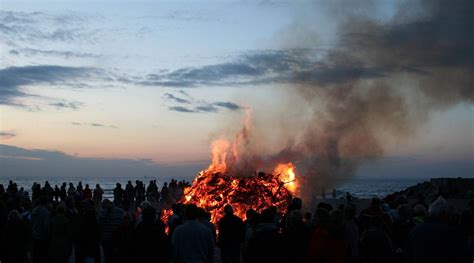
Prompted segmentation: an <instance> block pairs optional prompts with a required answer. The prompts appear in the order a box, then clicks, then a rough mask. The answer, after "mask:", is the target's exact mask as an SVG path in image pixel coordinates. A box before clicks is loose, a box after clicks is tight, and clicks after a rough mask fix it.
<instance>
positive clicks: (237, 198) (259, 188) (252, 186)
mask: <svg viewBox="0 0 474 263" xmlns="http://www.w3.org/2000/svg"><path fill="white" fill-rule="evenodd" d="M249 116H250V112H249V111H247V114H246V121H245V125H244V128H243V129H242V130H241V131H240V132H239V133H238V135H237V136H236V138H235V140H234V141H233V142H232V143H231V142H229V141H227V140H223V139H220V140H216V141H214V142H213V143H212V145H211V155H212V156H211V157H212V158H211V159H212V162H211V164H210V165H209V167H208V168H207V169H206V170H204V171H201V172H200V173H199V174H198V175H197V176H196V178H194V180H193V182H192V185H191V186H190V187H187V188H186V189H185V190H184V195H183V197H182V199H181V200H180V201H179V202H181V203H183V204H195V205H197V206H198V207H201V208H204V209H205V210H206V211H208V212H210V213H211V222H212V223H217V222H218V221H219V220H220V219H221V218H222V216H223V211H224V206H225V205H227V204H229V205H232V207H233V208H234V213H235V214H236V215H237V216H239V217H241V218H244V219H245V213H246V211H247V210H248V209H254V210H255V211H257V212H261V211H262V210H263V209H265V208H268V207H271V206H274V207H276V209H277V210H278V212H279V213H285V212H286V209H287V206H288V203H289V201H290V200H291V198H292V196H294V195H295V194H296V190H297V181H296V175H295V171H296V167H295V166H294V164H293V163H291V162H288V163H279V164H277V165H276V166H275V168H274V170H273V171H272V173H265V172H253V173H252V174H234V173H235V171H236V169H235V167H236V166H237V165H238V163H239V158H241V154H240V151H239V149H240V148H241V145H244V144H245V140H246V137H247V135H248V132H249V128H250V121H249ZM171 214H172V211H171V209H165V210H164V211H163V216H162V219H163V220H164V221H165V222H166V220H167V218H168V217H169V216H170V215H171Z"/></svg>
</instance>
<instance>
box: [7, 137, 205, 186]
mask: <svg viewBox="0 0 474 263" xmlns="http://www.w3.org/2000/svg"><path fill="white" fill-rule="evenodd" d="M0 153H1V154H0V163H1V164H2V174H6V175H11V176H13V177H31V176H34V177H37V178H44V177H64V175H67V176H70V177H71V178H74V177H90V176H93V175H97V174H100V175H101V176H103V177H114V178H115V177H130V176H136V175H137V174H139V175H140V176H156V175H157V174H158V175H159V176H160V177H165V178H169V177H174V178H183V179H184V178H188V179H191V178H192V177H193V176H194V175H195V174H196V172H197V171H201V170H202V169H203V168H204V167H205V166H206V164H207V163H205V162H200V163H186V164H179V165H178V164H177V165H158V164H156V163H154V162H153V161H152V160H151V159H150V158H137V159H126V158H113V159H112V158H86V157H77V156H73V155H69V154H67V153H64V152H61V151H57V150H44V149H25V148H21V147H16V146H12V145H5V144H0ZM32 171H34V172H33V173H32ZM24 187H31V185H29V186H24Z"/></svg>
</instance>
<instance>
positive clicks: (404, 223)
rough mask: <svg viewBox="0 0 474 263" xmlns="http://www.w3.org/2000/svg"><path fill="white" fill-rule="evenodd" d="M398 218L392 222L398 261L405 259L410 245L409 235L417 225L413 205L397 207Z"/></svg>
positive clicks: (392, 235) (392, 234)
mask: <svg viewBox="0 0 474 263" xmlns="http://www.w3.org/2000/svg"><path fill="white" fill-rule="evenodd" d="M397 211H398V213H397V214H398V220H396V221H395V222H393V224H392V233H391V237H392V241H393V247H394V249H395V253H396V255H395V256H396V257H397V259H398V262H403V261H404V253H405V248H406V247H407V245H408V235H409V234H410V232H411V230H412V229H413V228H414V227H415V222H414V221H413V217H412V215H413V213H412V210H411V207H410V206H409V205H407V204H404V205H401V206H399V207H398V209H397Z"/></svg>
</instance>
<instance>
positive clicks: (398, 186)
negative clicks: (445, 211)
mask: <svg viewBox="0 0 474 263" xmlns="http://www.w3.org/2000/svg"><path fill="white" fill-rule="evenodd" d="M177 179H180V178H177ZM183 179H184V178H183ZM9 180H13V181H14V182H16V183H17V184H18V186H19V187H24V188H25V189H26V190H27V191H29V192H31V186H32V185H33V182H39V183H41V185H44V182H45V181H49V183H50V184H51V185H52V186H53V187H54V185H58V186H60V185H61V184H62V183H63V182H67V183H69V182H72V183H73V184H74V185H75V186H76V185H77V183H78V182H79V181H81V182H82V184H83V186H85V184H89V186H90V188H91V189H93V188H94V187H95V185H96V184H100V186H101V187H102V189H104V195H105V197H107V198H110V197H112V191H113V188H114V187H115V184H116V183H117V182H119V183H121V184H122V187H124V186H125V184H126V183H127V181H128V180H131V181H132V182H133V183H134V184H135V180H141V181H143V182H145V183H146V185H148V183H149V182H150V180H156V182H157V184H158V185H159V186H160V188H161V186H162V185H163V183H164V182H168V181H169V179H168V178H163V177H133V178H124V177H116V178H114V177H76V178H74V177H50V178H47V177H43V178H38V177H18V178H14V177H13V178H5V177H0V184H4V185H5V186H6V185H7V184H8V181H9ZM187 180H190V179H189V178H187ZM423 181H425V180H424V179H380V178H377V179H367V178H363V179H362V178H353V179H351V180H348V181H344V182H341V183H340V184H338V186H336V187H335V188H336V191H337V195H338V197H339V196H343V195H344V194H345V193H346V192H350V193H351V194H352V195H353V196H355V197H358V198H371V197H376V196H377V197H383V196H386V195H387V194H390V193H393V192H394V191H400V190H403V189H405V188H407V187H409V186H412V185H416V184H417V183H420V182H423ZM331 191H332V189H328V193H327V196H330V195H331Z"/></svg>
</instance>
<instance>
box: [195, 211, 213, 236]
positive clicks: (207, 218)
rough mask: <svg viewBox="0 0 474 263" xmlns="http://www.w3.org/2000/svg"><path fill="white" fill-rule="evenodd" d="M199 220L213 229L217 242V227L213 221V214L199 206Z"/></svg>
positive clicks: (210, 229)
mask: <svg viewBox="0 0 474 263" xmlns="http://www.w3.org/2000/svg"><path fill="white" fill-rule="evenodd" d="M198 221H199V223H201V224H203V225H204V226H205V227H207V229H209V231H211V234H212V238H213V240H214V243H217V234H216V227H215V226H214V224H213V223H211V214H210V213H208V212H206V210H204V209H203V208H199V215H198Z"/></svg>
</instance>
